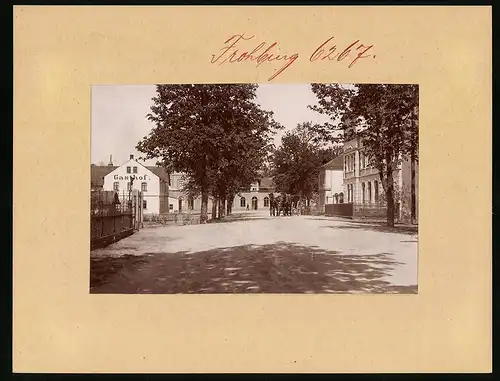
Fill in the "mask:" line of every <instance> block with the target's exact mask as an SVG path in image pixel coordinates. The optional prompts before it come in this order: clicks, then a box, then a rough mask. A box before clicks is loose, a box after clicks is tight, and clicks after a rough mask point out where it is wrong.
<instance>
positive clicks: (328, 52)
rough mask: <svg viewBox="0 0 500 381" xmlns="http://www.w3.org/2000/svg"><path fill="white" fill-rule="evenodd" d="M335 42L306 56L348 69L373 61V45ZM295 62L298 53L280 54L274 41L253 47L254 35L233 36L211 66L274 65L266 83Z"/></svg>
mask: <svg viewBox="0 0 500 381" xmlns="http://www.w3.org/2000/svg"><path fill="white" fill-rule="evenodd" d="M252 40H253V41H252ZM334 40H335V37H330V38H328V39H327V40H325V41H324V42H322V43H321V44H319V45H318V46H317V48H316V49H315V50H314V51H313V52H312V53H311V55H310V56H309V61H310V62H321V61H325V60H328V61H335V62H341V61H344V60H345V61H346V62H348V63H349V65H348V67H349V68H351V67H353V66H354V65H355V64H356V63H357V62H358V61H359V60H361V59H364V58H368V57H372V58H375V57H376V56H375V55H371V54H367V52H368V51H370V49H372V48H373V45H365V44H362V43H360V40H355V41H353V42H351V43H349V44H340V45H338V44H336V43H335V41H334ZM250 41H251V42H250ZM298 58H299V53H298V52H295V53H292V54H290V53H288V54H286V53H281V51H280V47H279V46H278V42H276V41H274V42H272V43H268V42H266V41H261V42H259V43H258V44H255V35H252V36H245V34H243V33H242V34H235V35H233V36H231V37H229V38H228V39H227V40H226V41H224V46H223V47H222V48H221V49H220V53H217V54H212V59H211V60H210V63H212V64H216V63H218V64H219V65H224V64H235V63H241V62H247V61H250V62H255V64H256V67H259V66H260V65H262V64H268V63H277V66H278V67H277V68H276V67H275V70H274V73H273V74H272V75H271V76H270V77H269V78H268V81H272V80H273V79H275V78H276V77H277V76H279V75H280V74H281V73H283V72H284V71H285V70H286V69H288V68H289V67H290V66H292V65H293V63H294V62H295V61H296V60H297V59H298Z"/></svg>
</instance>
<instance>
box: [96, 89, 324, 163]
mask: <svg viewBox="0 0 500 381" xmlns="http://www.w3.org/2000/svg"><path fill="white" fill-rule="evenodd" d="M155 92H156V88H155V86H154V85H145V86H136V85H130V86H123V85H120V86H93V87H92V111H91V112H92V135H91V144H92V153H91V160H92V163H94V164H99V163H101V162H102V163H104V164H108V162H109V157H110V155H112V156H113V163H114V164H115V165H121V164H123V163H124V162H125V161H127V160H128V158H129V155H130V154H134V155H135V156H136V157H138V156H140V153H139V152H137V151H136V150H135V146H136V144H137V142H138V141H139V140H141V139H142V138H143V137H144V136H146V135H148V133H149V131H151V128H152V127H153V124H152V123H151V122H149V121H148V120H147V119H146V114H147V113H148V112H150V107H151V104H152V101H151V98H153V97H154V96H155ZM256 102H257V103H259V104H260V105H261V107H262V108H263V109H265V110H269V111H273V112H274V118H275V120H276V121H277V122H278V123H280V124H282V125H284V126H285V128H286V130H290V129H293V128H294V127H295V126H296V125H297V124H298V123H301V122H307V121H311V122H314V123H322V122H324V121H326V118H325V117H324V116H322V115H319V114H318V113H316V112H313V111H311V110H309V109H308V108H307V106H308V105H310V104H314V103H315V102H316V97H315V96H314V94H313V93H312V91H311V89H310V85H309V84H287V85H284V84H276V85H270V84H265V85H259V88H258V90H257V99H256ZM283 133H284V132H280V134H279V135H277V136H276V137H275V144H276V145H278V144H279V142H280V140H281V135H283ZM154 163H155V161H154V160H152V161H149V162H148V163H147V164H152V165H154Z"/></svg>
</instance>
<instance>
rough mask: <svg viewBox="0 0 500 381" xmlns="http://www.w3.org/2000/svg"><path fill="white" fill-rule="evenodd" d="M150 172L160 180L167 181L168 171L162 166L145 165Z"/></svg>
mask: <svg viewBox="0 0 500 381" xmlns="http://www.w3.org/2000/svg"><path fill="white" fill-rule="evenodd" d="M146 168H147V169H149V170H150V171H151V172H153V173H154V174H155V175H156V176H158V177H159V178H160V179H161V180H163V181H165V182H166V183H168V172H167V170H166V169H165V168H163V167H146Z"/></svg>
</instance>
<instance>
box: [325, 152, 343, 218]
mask: <svg viewBox="0 0 500 381" xmlns="http://www.w3.org/2000/svg"><path fill="white" fill-rule="evenodd" d="M342 163H343V158H342V155H340V156H337V157H336V158H335V159H333V160H330V161H329V162H328V163H326V164H324V165H322V166H321V167H320V172H319V207H320V208H323V210H324V207H325V205H326V204H337V203H342V202H343V197H344V194H343V184H344V172H343V170H344V167H343V164H342Z"/></svg>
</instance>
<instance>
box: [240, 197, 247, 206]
mask: <svg viewBox="0 0 500 381" xmlns="http://www.w3.org/2000/svg"><path fill="white" fill-rule="evenodd" d="M240 206H241V207H242V208H244V207H245V206H246V200H245V197H242V198H240Z"/></svg>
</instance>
